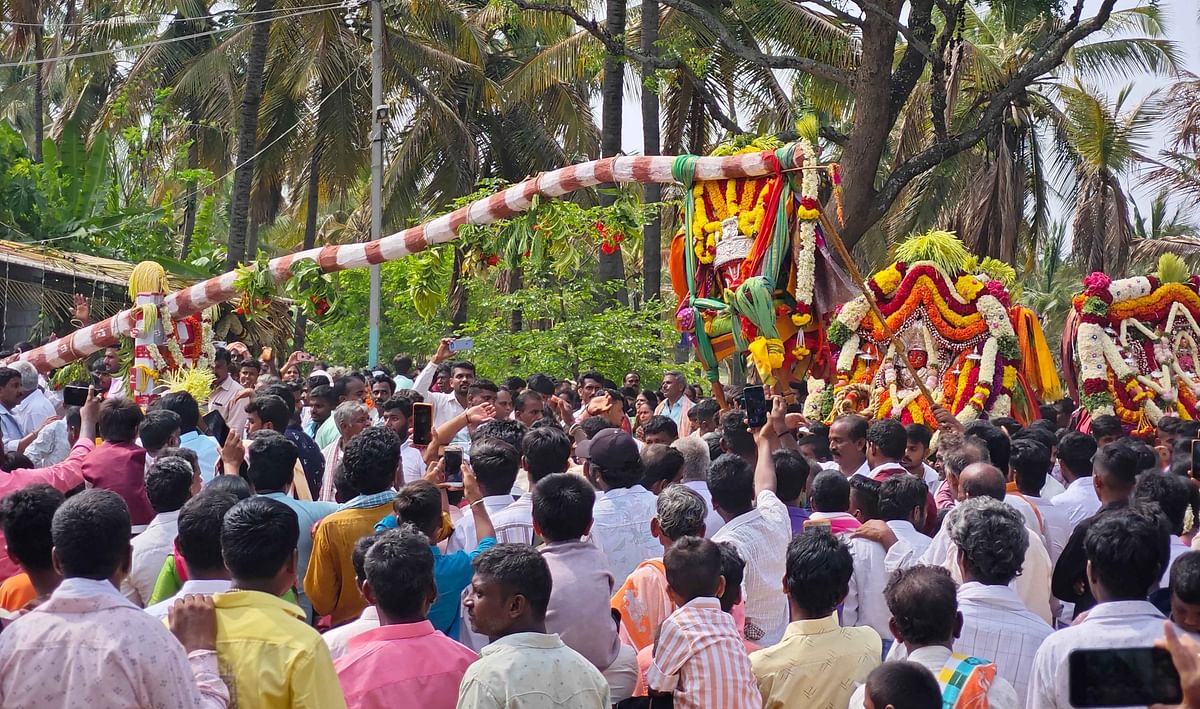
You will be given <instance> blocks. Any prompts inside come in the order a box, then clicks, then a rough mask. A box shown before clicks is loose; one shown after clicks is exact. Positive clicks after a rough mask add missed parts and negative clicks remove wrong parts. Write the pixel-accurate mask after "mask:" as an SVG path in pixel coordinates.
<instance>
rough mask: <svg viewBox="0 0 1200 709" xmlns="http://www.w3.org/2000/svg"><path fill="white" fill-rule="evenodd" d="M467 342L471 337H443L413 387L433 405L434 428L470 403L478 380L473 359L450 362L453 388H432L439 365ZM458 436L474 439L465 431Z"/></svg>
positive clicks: (466, 440)
mask: <svg viewBox="0 0 1200 709" xmlns="http://www.w3.org/2000/svg"><path fill="white" fill-rule="evenodd" d="M467 342H470V341H469V340H457V339H456V338H453V337H443V338H442V341H441V343H440V344H439V345H438V349H437V352H435V353H434V355H433V358H432V359H430V360H429V364H427V365H425V368H424V369H422V370H421V373H420V374H418V375H417V380H416V381H415V382H413V389H415V390H416V391H417V392H419V393H420V394H421V395H422V396H424V397H425V401H426V402H427V403H429V404H431V405H432V406H433V427H434V428H439V427H440V426H441V425H442V424H444V423H446V422H447V421H449V420H450V419H452V418H454V417H455V416H457V415H459V414H461V413H462V412H463V411H464V410H466V408H467V407H468V406H470V403H469V400H468V390H469V389H470V388H471V384H473V383H474V382H475V365H474V364H472V363H471V362H467V361H459V362H453V363H452V364H451V365H450V382H449V386H450V391H449V392H440V391H430V385H431V384H433V378H434V375H435V374H436V373H437V370H438V367H439V366H440V365H441V364H442V363H444V362H447V361H449V360H450V359H451V357H453V356H454V353H455V352H456V351H461V350H459V349H458V348H461V347H462V346H463V344H462V343H467ZM456 343H458V344H456ZM454 440H455V442H457V443H467V444H469V443H470V438H469V436H468V435H467V433H466V432H465V431H459V432H458V433H457V434H456V435H455V438H454Z"/></svg>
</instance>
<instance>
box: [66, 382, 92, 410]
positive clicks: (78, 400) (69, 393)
mask: <svg viewBox="0 0 1200 709" xmlns="http://www.w3.org/2000/svg"><path fill="white" fill-rule="evenodd" d="M87 398H88V388H87V387H84V386H79V385H77V384H68V385H67V386H65V387H63V405H64V406H83V405H84V404H86V403H87Z"/></svg>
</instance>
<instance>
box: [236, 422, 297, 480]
mask: <svg viewBox="0 0 1200 709" xmlns="http://www.w3.org/2000/svg"><path fill="white" fill-rule="evenodd" d="M248 450H249V455H250V465H248V466H247V467H246V475H247V477H249V478H250V483H251V484H253V485H254V489H255V490H258V491H260V492H268V491H273V490H283V489H285V488H287V486H288V483H290V482H291V481H292V476H293V474H294V469H295V467H296V460H297V459H298V458H299V457H300V452H299V451H298V450H297V448H296V444H295V443H292V442H291V441H289V440H288V439H287V437H286V436H284V435H283V433H282V432H280V431H271V430H267V429H263V430H259V431H255V432H254V433H253V434H251V436H250V447H249V449H248Z"/></svg>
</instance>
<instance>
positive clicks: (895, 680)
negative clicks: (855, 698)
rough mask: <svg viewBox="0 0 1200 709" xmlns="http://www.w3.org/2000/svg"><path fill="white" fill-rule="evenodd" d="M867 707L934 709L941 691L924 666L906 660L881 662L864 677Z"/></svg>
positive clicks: (939, 703) (939, 705) (940, 698)
mask: <svg viewBox="0 0 1200 709" xmlns="http://www.w3.org/2000/svg"><path fill="white" fill-rule="evenodd" d="M864 691H865V692H866V694H867V695H868V696H869V697H870V698H871V704H873V705H874V706H877V707H891V708H892V709H938V707H941V706H942V688H941V685H939V684H938V682H937V679H935V678H934V676H933V673H932V672H930V671H929V670H928V669H927V668H926V667H925V665H921V664H918V663H916V662H910V661H907V660H901V661H899V662H885V663H883V664H881V665H880V666H878V667H876V668H875V669H874V670H872V671H871V674H869V675H867V684H866V689H865V690H864Z"/></svg>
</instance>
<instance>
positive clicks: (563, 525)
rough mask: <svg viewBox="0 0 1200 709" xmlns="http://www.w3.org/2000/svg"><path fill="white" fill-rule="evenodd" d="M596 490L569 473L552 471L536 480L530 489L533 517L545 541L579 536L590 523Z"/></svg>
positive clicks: (576, 538) (570, 538)
mask: <svg viewBox="0 0 1200 709" xmlns="http://www.w3.org/2000/svg"><path fill="white" fill-rule="evenodd" d="M595 504H596V492H595V491H594V490H593V489H592V486H591V485H588V483H587V481H586V480H584V479H583V478H582V477H580V476H578V475H572V474H571V473H555V474H553V475H548V476H546V477H544V478H542V479H541V481H539V482H538V484H537V486H536V487H535V488H534V492H533V521H534V522H536V523H537V525H538V528H539V529H541V530H542V536H543V537H545V538H546V541H548V542H565V541H568V540H578V539H579V538H580V537H582V536H583V535H585V534H587V530H588V528H589V527H590V526H591V525H592V506H593V505H595Z"/></svg>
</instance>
